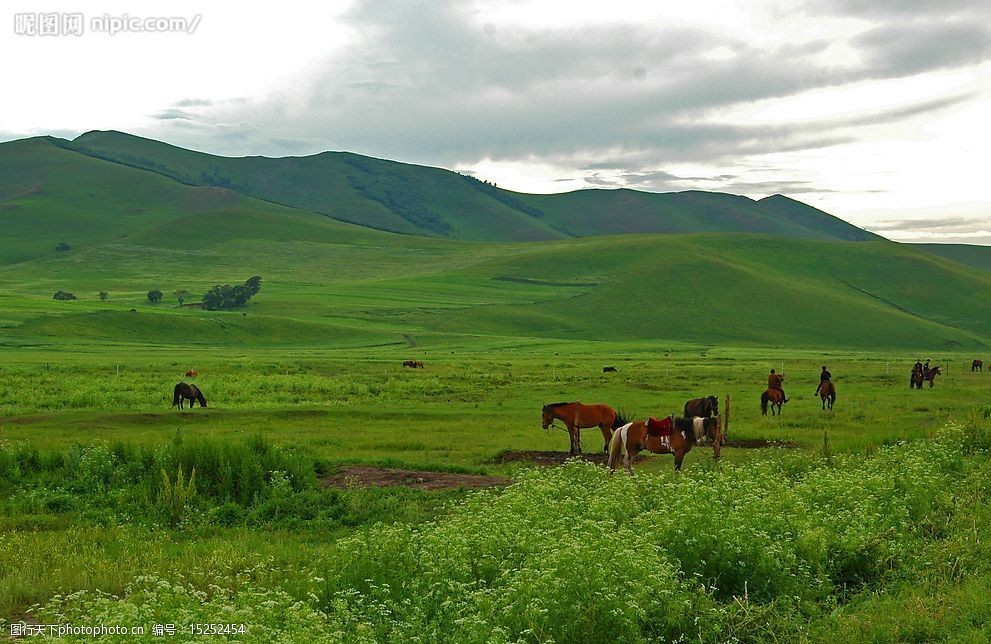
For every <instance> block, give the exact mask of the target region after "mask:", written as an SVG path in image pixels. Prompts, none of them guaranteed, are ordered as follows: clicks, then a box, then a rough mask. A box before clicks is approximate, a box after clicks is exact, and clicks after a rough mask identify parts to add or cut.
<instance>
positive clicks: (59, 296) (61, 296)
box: [52, 291, 76, 301]
mask: <svg viewBox="0 0 991 644" xmlns="http://www.w3.org/2000/svg"><path fill="white" fill-rule="evenodd" d="M52 299H53V300H62V301H66V300H74V299H76V296H75V295H73V294H72V293H67V292H65V291H56V292H55V297H53V298H52Z"/></svg>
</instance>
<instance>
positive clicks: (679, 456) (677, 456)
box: [674, 450, 685, 472]
mask: <svg viewBox="0 0 991 644" xmlns="http://www.w3.org/2000/svg"><path fill="white" fill-rule="evenodd" d="M683 460H685V452H683V451H681V450H678V451H677V452H675V453H674V471H675V472H680V471H681V462H682V461H683Z"/></svg>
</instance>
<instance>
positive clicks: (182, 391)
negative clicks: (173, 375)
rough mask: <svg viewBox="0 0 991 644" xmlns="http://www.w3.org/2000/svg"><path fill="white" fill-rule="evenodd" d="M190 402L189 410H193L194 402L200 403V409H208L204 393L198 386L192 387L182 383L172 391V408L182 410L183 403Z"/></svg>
mask: <svg viewBox="0 0 991 644" xmlns="http://www.w3.org/2000/svg"><path fill="white" fill-rule="evenodd" d="M184 400H188V401H189V408H190V409H192V408H193V401H194V400H196V401H199V403H200V407H206V398H204V397H203V392H202V391H200V388H199V387H197V386H196V385H190V384H188V383H185V382H180V383H179V384H178V385H176V386H175V389H173V390H172V406H173V407H178V408H179V409H182V405H183V401H184Z"/></svg>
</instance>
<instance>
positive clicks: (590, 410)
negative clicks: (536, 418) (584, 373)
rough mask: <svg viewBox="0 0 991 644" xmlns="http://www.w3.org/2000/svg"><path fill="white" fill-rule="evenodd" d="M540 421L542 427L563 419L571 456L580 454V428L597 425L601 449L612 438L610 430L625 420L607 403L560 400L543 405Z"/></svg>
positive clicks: (545, 427)
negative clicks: (593, 403)
mask: <svg viewBox="0 0 991 644" xmlns="http://www.w3.org/2000/svg"><path fill="white" fill-rule="evenodd" d="M541 416H542V418H541V422H542V426H543V428H544V429H547V428H548V427H550V426H551V425H553V424H554V421H555V420H561V421H564V425H565V426H566V427H567V428H568V436H569V437H570V442H571V449H570V451H569V452H568V453H569V454H571V455H572V456H574V455H576V454H581V451H582V447H581V432H580V430H582V429H587V428H589V427H598V428H599V429H600V430H601V431H602V438H603V441H604V444H603V446H602V451H606V450H607V449H609V439H610V438H612V430H614V429H616V428H617V427H619V426H620V425H622V424H624V423H625V422H626V421H625V420H623V418H622V417H621V416H620V415H619V414H617V413H616V412H615V410H613V408H612V407H610V406H609V405H583V404H582V403H580V402H560V403H552V404H550V405H544V407H543V409H542V410H541Z"/></svg>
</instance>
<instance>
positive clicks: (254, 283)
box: [244, 275, 262, 297]
mask: <svg viewBox="0 0 991 644" xmlns="http://www.w3.org/2000/svg"><path fill="white" fill-rule="evenodd" d="M244 285H245V286H247V287H248V291H250V292H251V297H254V296H255V295H258V291H260V290H262V278H261V276H260V275H252V276H251V277H249V278H248V281H246V282H245V283H244Z"/></svg>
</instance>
